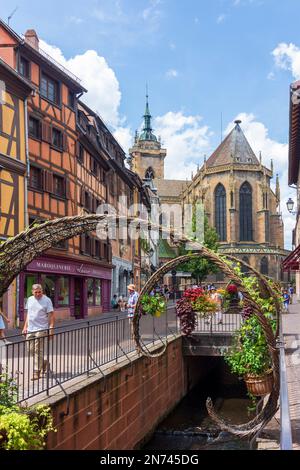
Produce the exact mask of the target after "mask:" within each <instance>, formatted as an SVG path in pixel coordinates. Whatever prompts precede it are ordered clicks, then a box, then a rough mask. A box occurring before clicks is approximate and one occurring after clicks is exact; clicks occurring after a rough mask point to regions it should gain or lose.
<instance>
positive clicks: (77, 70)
mask: <svg viewBox="0 0 300 470" xmlns="http://www.w3.org/2000/svg"><path fill="white" fill-rule="evenodd" d="M40 47H41V48H42V49H43V50H44V51H45V52H47V54H49V55H50V56H51V57H52V58H53V59H55V60H56V61H57V62H58V63H59V64H61V65H63V66H64V67H66V68H67V69H68V70H69V71H70V72H72V73H74V74H75V75H76V76H77V77H79V78H80V79H81V80H82V84H83V86H84V87H85V88H86V89H87V90H88V92H87V93H85V94H84V95H83V96H82V98H81V99H82V101H83V102H85V103H86V104H87V105H88V106H89V107H90V108H91V109H92V110H93V111H97V112H98V114H99V115H100V116H101V118H102V119H103V120H104V122H105V123H106V124H107V125H108V126H110V127H111V130H112V132H113V134H114V136H115V137H116V138H117V140H118V142H119V143H120V145H121V146H122V147H123V149H124V151H125V152H127V151H128V149H129V147H130V146H131V143H132V135H131V130H130V128H128V127H126V118H121V116H120V114H119V106H120V102H121V96H122V95H121V91H120V86H119V82H118V79H117V77H116V74H115V72H114V71H113V69H112V68H111V67H109V65H108V63H107V62H106V60H105V58H104V57H101V56H100V55H99V54H98V53H97V52H96V51H94V50H88V51H86V52H84V53H83V54H80V55H76V56H75V57H72V58H70V59H66V58H65V57H64V55H63V53H62V51H61V50H60V49H59V48H58V47H56V46H51V45H49V44H47V43H46V42H45V41H43V40H40Z"/></svg>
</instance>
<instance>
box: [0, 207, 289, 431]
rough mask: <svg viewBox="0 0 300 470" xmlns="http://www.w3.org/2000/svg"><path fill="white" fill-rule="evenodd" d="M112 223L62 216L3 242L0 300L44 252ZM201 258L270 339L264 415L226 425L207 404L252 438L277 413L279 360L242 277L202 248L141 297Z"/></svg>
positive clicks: (266, 291)
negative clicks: (238, 295)
mask: <svg viewBox="0 0 300 470" xmlns="http://www.w3.org/2000/svg"><path fill="white" fill-rule="evenodd" d="M109 220H110V216H108V215H99V214H90V215H79V216H71V217H63V218H61V219H54V220H50V221H47V222H44V223H42V224H40V225H38V226H36V227H33V228H30V229H27V230H25V231H24V232H21V233H19V234H18V235H16V236H15V237H13V238H10V239H8V240H6V241H5V242H4V243H1V244H0V297H1V296H2V295H3V294H4V293H5V292H6V291H7V289H8V287H9V285H10V284H11V283H12V281H13V280H14V279H15V278H16V276H17V275H18V274H19V273H20V272H22V271H23V270H24V269H25V267H26V266H27V265H28V264H29V263H30V262H31V261H33V260H34V259H35V258H37V257H38V256H40V255H41V254H42V253H44V252H45V251H47V250H48V249H49V248H51V247H53V246H54V245H56V244H57V243H59V242H61V241H64V240H69V239H71V238H73V237H75V236H78V235H82V234H84V233H87V232H90V231H94V230H96V229H97V227H98V224H99V223H100V222H102V224H101V225H102V226H104V225H105V224H106V223H107V222H109ZM112 220H114V221H117V222H118V221H120V220H122V221H124V222H125V221H126V222H127V223H128V219H126V218H122V217H114V216H112ZM129 221H130V220H129ZM139 222H140V223H141V224H145V221H139ZM163 230H164V229H163ZM182 241H188V239H184V240H182ZM199 256H203V257H205V258H206V259H209V260H210V261H212V262H213V263H215V265H216V266H218V267H219V268H220V269H221V271H222V272H223V273H224V274H226V275H227V276H228V277H230V278H231V279H232V280H233V281H234V282H235V283H236V284H237V286H238V287H239V289H240V290H241V292H243V294H244V301H245V303H246V304H247V305H249V306H251V307H252V309H253V312H254V315H256V316H257V318H258V320H259V322H260V324H261V326H262V328H263V331H264V334H265V336H266V339H267V343H268V348H269V352H270V356H271V360H272V367H273V376H274V386H273V390H272V393H271V394H270V396H269V399H268V402H267V404H266V406H265V407H264V408H263V410H261V412H260V413H259V414H258V415H257V416H256V417H255V418H254V419H253V420H252V421H250V422H249V423H246V424H243V425H235V426H234V425H230V424H227V423H226V422H225V421H224V420H222V419H221V418H219V417H218V415H217V414H216V412H215V411H214V408H213V404H212V401H211V399H210V398H208V399H207V402H206V406H207V409H208V413H209V414H210V416H211V418H212V419H213V420H214V421H215V422H217V423H218V424H219V426H220V427H221V429H223V430H226V431H228V432H231V433H232V434H236V435H239V436H241V437H249V436H251V435H254V434H255V433H257V432H258V431H259V430H260V429H261V427H262V426H264V425H265V424H266V423H267V422H268V421H269V420H270V419H271V418H272V417H273V416H274V414H275V413H276V410H277V402H278V396H279V359H278V351H277V349H276V339H275V336H274V334H273V332H272V329H271V326H270V324H269V323H268V322H267V320H266V318H265V317H264V315H263V314H262V313H261V312H260V310H259V307H258V305H257V304H256V303H255V302H254V301H253V300H252V299H251V297H250V295H249V293H248V292H247V291H246V290H245V288H244V287H243V286H242V285H241V280H240V279H239V277H238V276H237V275H236V274H235V272H234V271H233V270H232V268H230V267H229V266H228V264H226V263H225V261H224V260H223V259H222V258H221V257H219V256H218V255H217V254H215V253H213V252H212V251H210V250H208V249H207V248H204V247H201V248H199V250H198V252H197V253H195V254H191V255H184V256H181V257H179V258H176V259H175V260H172V261H170V262H169V263H166V264H165V265H164V266H163V267H162V268H160V269H159V270H157V271H156V272H155V274H154V275H153V276H152V277H151V278H150V279H149V281H148V282H147V283H146V285H145V286H144V288H143V290H142V292H141V296H142V295H143V294H145V293H147V292H150V291H151V289H152V288H153V286H154V285H155V284H156V282H157V281H158V280H159V279H160V278H161V277H162V276H163V275H164V274H166V273H167V272H168V271H170V270H172V269H173V268H175V267H176V266H178V265H179V264H181V263H184V262H186V261H189V260H190V259H193V258H195V257H199ZM227 258H228V259H231V260H233V261H236V262H239V263H241V264H242V265H243V264H244V265H246V263H244V262H243V261H241V260H239V259H236V258H234V257H230V256H227ZM246 266H247V268H248V270H249V271H252V272H253V273H254V274H255V275H256V276H257V277H258V278H259V281H260V283H259V287H260V290H261V295H262V296H263V297H273V298H274V300H275V307H276V312H277V315H278V317H279V313H280V304H279V302H278V300H277V295H276V292H275V291H274V290H273V289H272V288H271V287H270V286H269V284H268V283H267V280H266V278H265V277H264V276H262V275H261V274H260V273H259V272H258V271H256V270H255V269H253V268H251V267H250V266H248V265H246ZM141 296H140V297H141ZM140 307H141V305H140V299H139V301H138V303H137V308H136V312H135V315H134V318H133V328H134V339H135V342H136V346H137V350H138V351H140V352H141V353H142V354H144V355H148V356H149V352H148V351H146V350H145V349H144V348H143V347H142V345H141V343H140V335H139V319H140ZM165 347H166V346H165ZM161 354H162V352H160V353H159V354H158V355H161Z"/></svg>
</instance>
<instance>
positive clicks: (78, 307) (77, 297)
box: [74, 278, 84, 318]
mask: <svg viewBox="0 0 300 470" xmlns="http://www.w3.org/2000/svg"><path fill="white" fill-rule="evenodd" d="M74 290H75V292H74V306H75V310H74V316H75V318H83V317H84V311H83V279H81V278H76V279H75V289H74Z"/></svg>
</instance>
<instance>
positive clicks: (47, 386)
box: [46, 328, 54, 396]
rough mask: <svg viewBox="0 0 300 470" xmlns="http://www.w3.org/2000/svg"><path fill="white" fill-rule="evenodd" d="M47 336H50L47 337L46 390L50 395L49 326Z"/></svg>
mask: <svg viewBox="0 0 300 470" xmlns="http://www.w3.org/2000/svg"><path fill="white" fill-rule="evenodd" d="M47 336H48V338H47V359H46V360H47V369H46V373H47V375H46V389H47V390H46V392H47V396H49V379H50V377H49V369H50V360H49V359H50V354H49V352H50V329H49V328H48V335H47ZM53 339H54V338H53V336H52V341H53Z"/></svg>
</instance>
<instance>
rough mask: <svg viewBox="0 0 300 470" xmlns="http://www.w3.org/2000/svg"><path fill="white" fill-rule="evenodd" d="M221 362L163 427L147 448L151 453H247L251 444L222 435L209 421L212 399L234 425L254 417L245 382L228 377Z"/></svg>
mask: <svg viewBox="0 0 300 470" xmlns="http://www.w3.org/2000/svg"><path fill="white" fill-rule="evenodd" d="M225 368H226V366H225V364H224V363H223V360H222V362H221V361H220V364H219V367H217V368H215V369H214V370H213V371H212V372H211V373H210V374H209V375H208V376H207V377H206V379H205V380H204V381H201V382H199V383H198V384H197V385H196V386H195V387H194V388H193V389H192V390H191V391H190V392H189V393H188V394H187V395H186V397H185V398H184V399H183V400H182V401H181V402H180V403H179V405H178V406H177V407H176V408H175V409H174V410H173V411H172V413H171V414H170V415H169V416H168V417H167V418H166V419H164V421H162V422H161V423H160V425H159V426H158V427H157V428H156V430H155V432H154V434H153V435H152V437H151V439H150V440H149V441H148V442H147V444H146V445H145V446H144V449H148V450H235V449H237V450H242V449H244V450H246V449H249V442H247V441H244V440H241V439H239V438H236V437H235V436H232V435H231V434H229V433H225V432H221V431H220V429H219V428H218V426H217V425H216V424H215V423H214V422H213V421H212V420H211V419H210V417H209V415H208V413H207V410H206V407H205V401H206V398H207V397H211V398H212V399H213V402H214V405H215V408H216V410H217V411H218V414H219V415H220V416H221V417H223V418H226V420H228V421H230V422H231V423H234V424H241V423H245V422H247V421H249V420H250V419H251V418H252V417H253V411H251V410H250V409H249V408H250V407H251V401H250V400H249V398H248V397H247V392H246V388H245V386H244V383H243V381H238V380H235V379H232V380H231V381H230V383H226V381H225V382H224V376H225V377H226V376H227V377H228V375H227V374H226V373H225V375H224V369H225Z"/></svg>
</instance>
